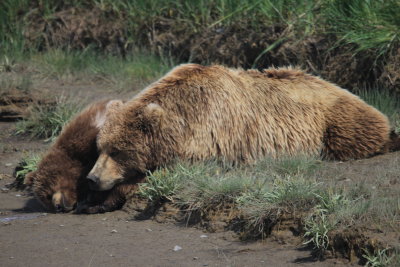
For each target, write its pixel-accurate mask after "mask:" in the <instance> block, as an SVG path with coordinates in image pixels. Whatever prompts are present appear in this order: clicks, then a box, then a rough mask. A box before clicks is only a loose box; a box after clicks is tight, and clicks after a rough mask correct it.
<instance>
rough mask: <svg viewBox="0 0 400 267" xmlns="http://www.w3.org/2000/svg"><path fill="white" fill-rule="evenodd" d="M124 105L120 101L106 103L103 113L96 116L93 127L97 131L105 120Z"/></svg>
mask: <svg viewBox="0 0 400 267" xmlns="http://www.w3.org/2000/svg"><path fill="white" fill-rule="evenodd" d="M123 104H124V102H122V101H121V100H111V101H109V102H108V103H107V105H106V108H105V111H102V112H99V113H98V114H96V119H95V125H96V127H97V128H98V129H100V128H101V127H103V125H104V123H105V122H106V119H107V118H108V117H109V116H110V115H111V114H113V113H114V112H116V111H117V110H118V109H119V108H121V106H122V105H123Z"/></svg>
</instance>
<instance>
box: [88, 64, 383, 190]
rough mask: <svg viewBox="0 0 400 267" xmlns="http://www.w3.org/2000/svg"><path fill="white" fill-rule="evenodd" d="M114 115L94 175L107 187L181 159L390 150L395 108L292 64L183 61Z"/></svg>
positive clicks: (358, 154) (344, 155)
mask: <svg viewBox="0 0 400 267" xmlns="http://www.w3.org/2000/svg"><path fill="white" fill-rule="evenodd" d="M105 116H106V119H103V120H102V121H103V122H104V125H103V126H102V127H101V129H100V133H99V135H98V137H97V144H98V148H99V151H100V156H99V158H98V160H97V162H96V164H95V166H94V167H93V169H92V170H91V171H90V173H89V175H88V177H87V178H88V179H89V181H90V187H91V188H92V189H94V190H99V191H102V190H109V189H111V188H112V187H113V186H114V185H116V184H119V183H121V182H124V181H127V180H130V179H133V178H135V177H137V176H138V175H140V174H143V173H145V172H146V171H148V170H153V169H155V168H157V167H160V166H165V165H167V164H169V163H170V162H171V161H173V160H175V159H183V160H189V161H194V160H204V159H215V158H217V159H221V160H223V161H227V162H230V163H232V164H238V163H253V162H255V161H256V160H258V159H260V158H263V157H268V156H270V157H277V156H280V155H294V154H300V153H301V154H308V155H320V156H321V157H322V158H323V159H328V160H349V159H359V158H365V157H369V156H372V155H374V154H377V153H382V152H385V151H386V150H387V144H388V143H389V142H390V137H389V135H390V126H389V121H388V119H387V117H386V116H385V115H383V114H382V113H380V112H379V111H378V110H376V109H375V108H373V107H371V106H369V105H368V104H366V103H365V102H364V101H362V100H361V99H360V98H359V97H357V96H355V95H353V94H351V93H350V92H349V91H347V90H345V89H342V88H340V87H338V86H336V85H334V84H332V83H329V82H326V81H324V80H322V79H320V78H318V77H315V76H312V75H309V74H306V73H304V72H302V71H300V70H297V69H292V68H281V69H266V70H264V71H257V70H248V71H245V70H236V69H229V68H225V67H222V66H215V65H214V66H201V65H196V64H186V65H181V66H178V67H176V68H174V69H173V70H172V71H170V72H169V73H168V74H166V75H165V76H164V77H162V78H161V79H160V80H158V81H157V82H155V83H154V84H152V85H150V86H149V87H148V88H146V89H144V90H143V91H142V92H141V93H139V94H138V95H137V96H135V97H134V98H133V99H131V100H130V101H128V102H126V103H125V104H123V103H122V102H117V101H116V102H113V103H112V104H110V105H109V106H108V108H107V111H106V115H105Z"/></svg>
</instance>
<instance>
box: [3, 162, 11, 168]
mask: <svg viewBox="0 0 400 267" xmlns="http://www.w3.org/2000/svg"><path fill="white" fill-rule="evenodd" d="M4 165H6V167H11V166H12V163H6V164H4Z"/></svg>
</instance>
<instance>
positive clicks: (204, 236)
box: [200, 235, 208, 238]
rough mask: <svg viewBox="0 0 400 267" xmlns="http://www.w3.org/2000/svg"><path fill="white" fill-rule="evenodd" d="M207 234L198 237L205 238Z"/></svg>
mask: <svg viewBox="0 0 400 267" xmlns="http://www.w3.org/2000/svg"><path fill="white" fill-rule="evenodd" d="M207 237H208V236H207V235H201V236H200V238H207Z"/></svg>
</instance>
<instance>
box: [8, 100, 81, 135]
mask: <svg viewBox="0 0 400 267" xmlns="http://www.w3.org/2000/svg"><path fill="white" fill-rule="evenodd" d="M80 109H81V105H80V104H79V103H76V102H73V100H72V99H69V98H67V97H65V96H61V97H58V98H56V102H55V103H54V104H46V105H39V104H35V105H34V106H33V107H32V110H31V112H30V115H29V116H28V117H27V118H25V119H23V120H22V121H19V122H18V123H17V124H16V131H15V133H16V134H17V135H24V134H29V135H30V136H31V137H36V138H45V139H46V141H53V140H54V139H55V138H56V137H57V136H58V135H59V133H60V132H61V130H62V128H63V126H64V125H65V124H66V123H67V122H68V121H69V120H70V119H71V118H72V116H73V115H75V114H76V113H77V112H78V111H80Z"/></svg>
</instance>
